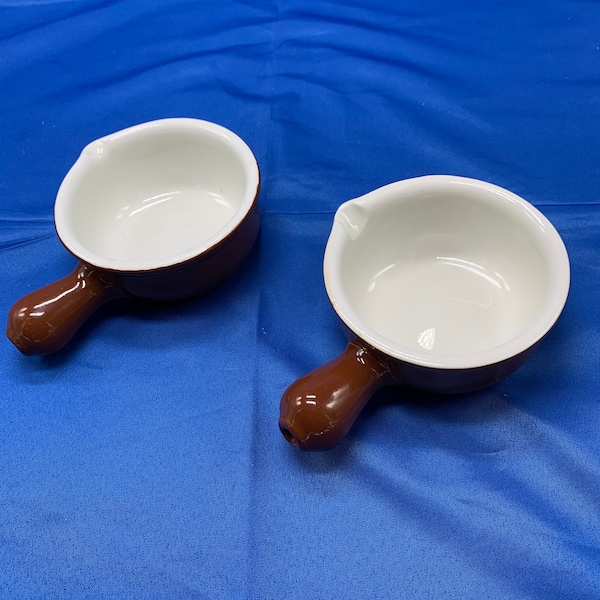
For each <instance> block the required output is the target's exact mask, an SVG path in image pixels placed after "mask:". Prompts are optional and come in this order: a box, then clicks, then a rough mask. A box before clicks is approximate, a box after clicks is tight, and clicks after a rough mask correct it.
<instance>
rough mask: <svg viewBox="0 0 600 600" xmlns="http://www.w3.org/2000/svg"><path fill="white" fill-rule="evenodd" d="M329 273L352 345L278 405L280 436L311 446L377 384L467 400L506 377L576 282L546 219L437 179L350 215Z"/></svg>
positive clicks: (405, 184) (342, 422)
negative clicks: (458, 395)
mask: <svg viewBox="0 0 600 600" xmlns="http://www.w3.org/2000/svg"><path fill="white" fill-rule="evenodd" d="M324 275H325V286H326V289H327V293H328V295H329V299H330V301H331V303H332V305H333V307H334V309H335V311H336V312H337V314H338V315H339V317H340V319H341V320H342V322H343V324H344V329H345V331H346V333H347V337H348V339H349V344H348V347H347V348H346V350H345V351H344V353H343V354H342V355H341V356H340V357H338V358H337V359H335V360H334V361H332V362H331V363H328V364H327V365H325V366H323V367H321V368H319V369H317V370H316V371H314V372H313V373H310V374H309V375H307V376H305V377H303V378H302V379H300V380H298V381H297V382H295V383H294V384H292V386H290V388H288V390H287V391H286V392H285V394H284V396H283V398H282V401H281V415H280V428H281V431H282V433H283V434H284V436H285V438H286V439H287V440H288V441H289V442H290V443H292V444H293V445H295V446H297V447H299V448H303V449H325V448H329V447H331V446H332V445H334V444H336V443H338V442H339V441H340V440H341V439H342V438H343V437H344V436H345V435H346V433H347V432H348V430H349V429H350V427H351V426H352V424H353V422H354V421H355V419H356V418H357V416H358V415H359V413H360V411H361V410H362V408H363V406H364V405H365V403H366V402H367V401H368V399H369V398H370V396H371V395H372V394H373V393H374V391H375V390H376V389H378V388H379V387H381V386H383V385H390V384H401V385H407V386H410V387H412V388H416V389H419V390H423V391H427V392H439V393H463V392H470V391H475V390H478V389H481V388H484V387H486V386H489V385H492V384H494V383H496V382H497V381H499V380H500V379H501V378H503V377H506V376H507V375H509V374H510V373H512V372H513V371H514V370H515V369H517V368H518V367H519V366H520V365H521V364H523V362H524V361H525V360H526V359H527V358H528V357H529V356H530V355H531V353H532V352H533V351H534V349H535V348H536V347H537V345H538V344H539V342H540V341H541V340H542V339H543V338H544V336H545V335H546V334H547V333H548V332H549V331H550V329H551V328H552V326H553V325H554V323H555V322H556V320H557V319H558V317H559V315H560V314H561V312H562V309H563V307H564V305H565V302H566V299H567V294H568V290H569V280H570V275H569V260H568V256H567V252H566V249H565V246H564V244H563V242H562V240H561V238H560V236H559V234H558V233H557V231H556V230H555V228H554V227H553V226H552V224H551V223H550V222H549V221H548V219H547V218H546V217H545V216H544V215H543V214H542V213H541V212H540V211H539V210H537V209H536V208H535V207H534V206H532V205H531V204H529V203H528V202H526V201H525V200H523V199H522V198H520V197H519V196H517V195H515V194H513V193H511V192H509V191H507V190H504V189H502V188H499V187H497V186H495V185H492V184H489V183H485V182H482V181H477V180H473V179H467V178H461V177H453V176H441V175H440V176H428V177H421V178H416V179H410V180H406V181H401V182H397V183H394V184H391V185H388V186H385V187H383V188H380V189H378V190H375V191H374V192H371V193H369V194H367V195H366V196H363V197H361V198H357V199H355V200H351V201H349V202H346V203H345V204H343V205H342V206H341V207H340V208H339V209H338V211H337V213H336V215H335V218H334V223H333V227H332V231H331V234H330V237H329V240H328V243H327V248H326V251H325V258H324Z"/></svg>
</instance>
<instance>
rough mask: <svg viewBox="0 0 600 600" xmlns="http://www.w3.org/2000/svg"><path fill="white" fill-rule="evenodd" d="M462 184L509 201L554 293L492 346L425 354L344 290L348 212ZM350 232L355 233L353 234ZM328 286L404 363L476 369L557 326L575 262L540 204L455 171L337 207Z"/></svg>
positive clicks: (373, 342) (347, 315)
mask: <svg viewBox="0 0 600 600" xmlns="http://www.w3.org/2000/svg"><path fill="white" fill-rule="evenodd" d="M460 186H470V188H471V191H472V188H473V187H474V188H476V190H477V193H478V194H480V197H481V199H482V200H483V201H485V202H492V201H493V202H495V203H501V204H503V205H504V209H505V210H506V211H508V214H512V215H514V216H515V218H516V219H518V220H519V222H520V223H522V224H523V227H525V228H526V229H527V231H528V233H531V235H532V236H534V237H535V239H536V242H537V245H538V248H539V249H540V251H541V253H542V256H543V258H544V261H545V264H546V266H547V268H548V275H549V277H548V279H549V282H550V286H549V290H548V294H547V297H546V300H545V302H544V305H543V306H542V309H541V310H540V311H539V313H538V315H537V317H536V318H535V319H534V320H533V321H532V322H531V323H530V325H529V326H528V327H527V328H526V329H525V330H523V331H522V332H521V333H519V334H518V335H517V336H515V337H513V338H512V339H510V340H507V341H506V342H503V343H502V344H498V345H496V346H494V347H492V348H488V349H485V350H480V351H476V352H472V353H464V354H445V353H436V352H432V351H426V350H423V351H422V352H420V351H419V350H416V349H414V348H409V347H406V346H403V345H401V344H398V343H396V342H394V341H393V340H390V339H389V338H386V337H385V336H384V335H382V334H381V333H379V332H377V331H375V330H374V329H372V328H371V327H369V326H368V325H367V324H366V323H364V321H362V319H361V318H360V317H359V316H358V314H357V313H356V311H355V310H354V308H353V307H352V305H351V303H350V301H349V299H348V297H347V295H346V293H345V289H344V285H343V281H342V275H341V269H340V268H337V267H338V266H339V265H340V262H341V258H342V256H343V251H344V247H345V245H346V244H347V243H348V242H349V239H350V237H351V235H352V233H353V232H352V231H349V230H348V219H347V216H346V215H347V213H348V211H349V210H356V207H358V209H359V211H360V210H362V208H363V207H365V206H366V207H368V211H369V212H372V211H376V210H377V209H378V208H379V207H380V206H381V205H382V204H385V203H387V202H390V201H398V202H402V201H406V200H410V199H412V198H414V197H415V195H417V194H419V195H420V194H424V193H443V192H445V193H448V191H450V190H452V191H453V192H454V193H456V191H457V189H459V188H460ZM349 234H350V235H349ZM323 274H324V279H325V288H326V291H327V294H328V296H329V300H330V302H331V304H332V306H333V308H334V310H335V311H336V313H337V314H338V316H339V317H340V319H341V320H342V322H343V323H344V324H345V325H346V326H347V327H348V328H349V329H350V331H352V332H353V333H354V334H355V335H357V336H358V337H359V338H360V339H361V340H363V341H364V342H366V343H367V344H369V345H370V346H372V347H374V348H376V349H377V350H380V351H381V352H383V353H384V354H385V355H387V356H389V357H392V358H395V359H398V360H400V361H403V362H406V363H410V364H413V365H419V366H423V367H429V368H435V369H474V368H480V367H485V366H489V365H492V364H496V363H501V362H503V361H505V360H508V359H511V358H513V357H514V356H517V355H519V354H521V353H522V352H524V351H526V350H527V349H529V348H531V347H532V346H534V345H535V344H537V343H538V342H539V341H540V340H541V339H542V338H543V337H544V336H545V335H546V334H547V333H548V332H549V331H550V329H551V328H552V327H553V325H554V324H555V322H556V321H557V319H558V317H559V316H560V314H561V313H562V311H563V308H564V306H565V303H566V301H567V296H568V293H569V287H570V265H569V257H568V254H567V250H566V247H565V245H564V242H563V240H562V238H561V236H560V235H559V233H558V232H557V230H556V229H555V228H554V226H553V225H552V223H551V222H550V221H549V220H548V218H547V217H546V216H545V215H544V214H542V213H541V212H540V211H539V210H538V209H537V208H536V207H534V206H533V205H532V204H530V203H529V202H527V201H526V200H524V199H523V198H521V197H520V196H518V195H516V194H514V193H513V192H510V191H508V190H506V189H504V188H501V187H499V186H497V185H494V184H491V183H487V182H485V181H480V180H477V179H472V178H468V177H459V176H455V175H426V176H422V177H415V178H411V179H405V180H402V181H398V182H395V183H391V184H388V185H385V186H382V187H380V188H377V189H376V190H374V191H372V192H369V193H368V194H365V195H364V196H360V197H358V198H354V199H353V200H349V201H348V202H345V203H344V204H342V205H341V206H340V207H339V208H338V209H337V211H336V213H335V216H334V221H333V225H332V229H331V233H330V235H329V239H328V241H327V245H326V248H325V256H324V260H323Z"/></svg>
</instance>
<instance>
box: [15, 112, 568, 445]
mask: <svg viewBox="0 0 600 600" xmlns="http://www.w3.org/2000/svg"><path fill="white" fill-rule="evenodd" d="M259 188H260V175H259V169H258V165H257V162H256V159H255V157H254V155H253V153H252V151H251V150H250V148H248V146H247V145H246V144H245V143H244V142H243V141H242V140H241V139H240V138H239V137H238V136H237V135H235V134H233V133H232V132H231V131H228V130H227V129H225V128H223V127H220V126H218V125H215V124H212V123H208V122H206V121H200V120H196V119H164V120H160V121H154V122H150V123H146V124H143V125H139V126H136V127H132V128H129V129H125V130H123V131H121V132H118V133H116V134H113V135H110V136H108V137H105V138H102V139H100V140H97V141H95V142H93V143H91V144H90V145H88V146H87V147H86V148H85V149H84V151H83V152H82V154H81V156H80V158H79V159H78V160H77V162H76V163H75V164H74V166H73V167H72V168H71V170H70V171H69V173H68V174H67V176H66V177H65V179H64V181H63V183H62V185H61V187H60V189H59V192H58V195H57V198H56V204H55V225H56V230H57V233H58V236H59V238H60V240H61V241H62V243H63V244H64V246H65V247H66V248H67V250H69V251H70V252H71V253H72V254H73V255H74V256H75V257H77V258H78V259H79V264H78V266H77V267H76V269H75V271H74V272H73V273H71V274H70V275H68V276H66V277H65V278H63V279H62V280H60V281H58V282H55V283H52V284H50V285H48V286H46V287H45V288H41V289H40V290H37V291H35V292H33V293H31V294H29V295H28V296H25V297H24V298H22V299H21V300H19V301H18V302H17V303H16V304H15V305H14V306H13V308H12V309H11V311H10V313H9V317H8V325H7V335H8V337H9V338H10V339H11V341H12V342H13V343H14V344H15V346H17V348H19V350H21V352H23V353H25V354H49V353H52V352H56V351H57V350H59V349H61V348H62V347H63V346H65V345H66V344H67V343H68V342H69V341H70V339H71V338H72V337H73V336H74V335H75V333H76V332H77V330H78V329H79V328H80V327H81V325H82V324H83V323H84V322H85V320H86V319H87V318H89V316H90V315H91V314H92V313H93V312H94V311H95V310H96V309H97V308H98V307H99V306H100V305H102V304H103V303H104V302H107V301H109V300H113V299H115V298H124V297H131V298H139V299H145V300H167V301H168V300H175V299H180V298H186V297H190V296H195V295H199V294H202V293H204V292H207V291H209V290H210V289H212V288H214V287H215V286H216V285H218V284H219V283H220V282H222V281H223V280H224V279H226V278H227V277H229V276H230V275H231V274H232V273H233V272H234V271H235V270H236V269H237V268H238V267H239V266H240V265H241V264H242V262H243V261H244V259H245V258H246V256H247V255H248V253H249V252H250V250H251V248H252V246H253V245H254V242H255V240H256V238H257V234H258V227H259V213H258V193H259ZM324 272H325V284H326V289H327V293H328V295H329V299H330V301H331V303H332V305H333V307H334V309H335V310H336V312H337V314H338V315H339V317H340V319H341V321H342V323H343V326H344V330H345V332H346V335H347V338H348V346H347V348H346V349H345V350H344V352H343V353H342V354H341V355H340V356H339V357H338V358H336V359H334V360H333V361H331V362H330V363H328V364H327V365H324V366H322V367H320V368H319V369H317V370H315V371H313V372H312V373H309V374H308V375H306V376H305V377H303V378H301V379H299V380H298V381H297V382H295V383H293V384H292V385H291V386H290V387H289V388H288V389H287V390H286V392H285V393H284V394H283V397H282V399H281V404H280V418H279V426H280V429H281V432H282V433H283V435H284V437H285V438H286V439H287V440H288V441H289V442H290V443H291V444H292V445H293V446H296V447H298V448H300V449H305V450H313V449H327V448H330V447H331V446H333V445H335V444H337V443H338V442H339V441H340V440H341V439H343V437H344V436H345V435H346V434H347V433H348V431H349V429H350V428H351V426H352V424H353V423H354V421H355V420H356V418H357V417H358V415H359V414H360V412H361V410H362V408H363V407H364V405H365V404H366V402H367V401H368V400H369V398H370V397H371V396H372V394H373V393H374V392H375V391H376V390H377V389H379V388H380V387H382V386H385V385H407V386H410V387H413V388H416V389H420V390H425V391H429V392H436V393H462V392H468V391H474V390H478V389H481V388H484V387H487V386H489V385H492V384H493V383H495V382H497V381H499V380H500V379H502V378H503V377H506V376H507V375H509V374H510V373H512V372H513V371H514V370H515V369H517V368H518V367H519V366H520V365H522V364H523V363H524V362H525V361H526V360H527V359H528V358H529V356H530V355H531V354H532V352H533V351H534V350H535V349H536V347H537V346H538V344H539V343H540V341H541V340H542V339H543V338H544V337H545V335H546V334H547V333H548V332H549V331H550V329H551V328H552V326H553V325H554V323H555V322H556V320H557V319H558V317H559V315H560V313H561V312H562V309H563V307H564V304H565V302H566V299H567V294H568V290H569V279H570V276H569V261H568V256H567V252H566V249H565V246H564V244H563V242H562V240H561V238H560V236H559V234H558V233H557V232H556V230H555V229H554V227H553V226H552V224H551V223H550V222H549V221H548V219H547V218H546V217H545V216H544V215H543V214H542V213H540V212H539V211H538V210H537V209H536V208H534V207H533V206H532V205H531V204H529V203H528V202H526V201H525V200H523V199H522V198H520V197H518V196H516V195H515V194H512V193H511V192H508V191H506V190H504V189H502V188H499V187H497V186H494V185H491V184H488V183H484V182H481V181H477V180H473V179H466V178H460V177H452V176H428V177H421V178H416V179H410V180H405V181H401V182H397V183H394V184H391V185H388V186H385V187H383V188H379V189H377V190H375V191H373V192H371V193H370V194H367V195H365V196H363V197H361V198H357V199H354V200H351V201H349V202H346V203H345V204H343V205H342V206H341V207H340V208H339V209H338V211H337V213H336V215H335V218H334V223H333V227H332V231H331V235H330V237H329V240H328V242H327V247H326V250H325V258H324Z"/></svg>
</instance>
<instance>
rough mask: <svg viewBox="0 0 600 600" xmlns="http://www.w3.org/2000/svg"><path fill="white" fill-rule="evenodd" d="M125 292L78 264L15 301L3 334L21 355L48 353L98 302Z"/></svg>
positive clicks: (67, 337) (69, 335)
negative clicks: (64, 275)
mask: <svg viewBox="0 0 600 600" xmlns="http://www.w3.org/2000/svg"><path fill="white" fill-rule="evenodd" d="M125 295H126V294H125V293H124V292H123V291H122V290H120V289H119V288H118V287H116V286H114V285H113V284H111V283H109V282H108V281H105V280H104V279H103V278H102V277H101V276H100V275H99V274H98V271H97V270H96V269H94V268H92V267H90V266H88V265H85V264H83V263H79V264H78V265H77V267H76V269H75V270H74V271H73V272H72V273H71V274H69V275H67V276H66V277H63V278H62V279H59V280H58V281H55V282H54V283H51V284H49V285H47V286H45V287H43V288H41V289H39V290H36V291H35V292H31V293H30V294H27V296H25V297H23V298H21V299H20V300H19V301H17V302H16V303H15V304H14V305H13V306H12V308H11V309H10V311H9V313H8V323H7V325H6V335H7V336H8V339H9V340H10V341H11V342H12V343H13V344H14V345H15V346H16V347H17V348H18V349H19V350H20V351H21V352H22V353H23V354H27V355H31V354H52V353H53V352H57V351H58V350H60V349H61V348H63V347H64V346H65V345H66V344H67V343H68V342H69V341H70V340H71V338H72V337H73V336H74V335H75V334H76V333H77V331H78V330H79V328H80V327H81V326H82V325H83V324H84V323H85V321H86V320H87V319H88V318H89V317H90V316H91V315H92V313H94V311H96V310H97V309H98V308H99V307H100V306H101V305H102V304H104V303H105V302H108V301H109V300H113V299H115V298H119V297H123V296H125Z"/></svg>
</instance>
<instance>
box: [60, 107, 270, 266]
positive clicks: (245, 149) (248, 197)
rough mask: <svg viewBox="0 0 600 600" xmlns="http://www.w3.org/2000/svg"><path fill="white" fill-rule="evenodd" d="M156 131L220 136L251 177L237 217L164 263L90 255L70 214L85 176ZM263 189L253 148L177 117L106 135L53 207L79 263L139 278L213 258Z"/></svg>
mask: <svg viewBox="0 0 600 600" xmlns="http://www.w3.org/2000/svg"><path fill="white" fill-rule="evenodd" d="M157 129H160V130H163V131H165V130H169V131H172V132H174V133H177V132H182V133H183V132H187V133H189V132H192V133H194V132H195V133H197V134H199V135H206V134H209V135H211V136H213V137H217V138H218V139H219V140H220V141H221V142H222V143H223V145H224V146H226V147H228V148H229V149H230V150H231V151H232V152H233V153H234V154H235V155H236V156H237V157H238V158H239V160H240V163H241V165H242V168H243V171H244V173H245V175H246V181H247V183H246V189H245V191H244V196H243V198H242V201H241V203H240V205H239V207H238V208H237V210H236V211H235V213H234V215H233V216H232V218H231V219H230V220H229V221H228V222H227V223H226V224H225V225H224V226H223V227H222V228H221V229H220V230H219V231H217V232H216V233H214V234H213V235H212V236H210V237H207V238H204V239H202V240H201V241H200V242H199V243H198V245H196V246H194V247H192V248H189V249H187V250H185V251H181V252H178V253H177V254H174V255H170V256H167V257H165V258H164V259H157V260H152V261H143V260H142V261H140V260H126V259H115V258H109V257H106V256H102V255H100V254H98V253H96V252H93V251H91V250H90V249H89V248H87V247H86V245H85V244H83V243H81V242H80V241H79V240H78V238H77V237H76V236H75V235H74V234H73V231H72V229H71V227H70V224H69V223H70V220H69V214H70V213H69V211H70V207H71V205H72V202H73V199H72V198H73V194H72V191H73V189H74V188H75V187H76V186H77V185H78V184H79V183H80V181H81V180H82V179H83V178H84V177H85V175H86V172H87V171H88V170H89V169H91V168H94V163H96V162H97V157H98V156H99V155H101V154H102V153H103V152H105V151H106V148H107V147H110V145H115V144H119V143H123V142H127V141H129V140H131V139H132V138H136V137H140V138H141V137H142V136H146V135H152V133H153V132H154V131H156V130H157ZM259 189H260V171H259V167H258V162H257V160H256V157H255V156H254V153H253V152H252V150H251V149H250V147H249V146H248V145H247V144H246V142H244V140H242V138H240V137H239V136H238V135H237V134H235V133H234V132H233V131H231V130H229V129H227V128H226V127H223V126H222V125H218V124H216V123H213V122H210V121H205V120H202V119H196V118H191V117H174V118H165V119H157V120H154V121H147V122H144V123H140V124H138V125H133V126H131V127H127V128H125V129H121V130H119V131H116V132H114V133H111V134H108V135H106V136H103V137H101V138H99V139H96V140H94V141H93V142H90V143H89V144H87V145H86V146H85V148H84V149H83V150H82V152H81V154H80V155H79V157H78V159H77V160H76V161H75V163H74V164H73V166H72V167H71V168H70V169H69V171H68V173H67V174H66V176H65V178H64V179H63V181H62V183H61V185H60V187H59V189H58V192H57V195H56V201H55V204H54V225H55V229H56V232H57V235H58V237H59V239H60V241H61V242H62V244H63V245H64V246H65V247H66V248H67V250H69V252H71V253H72V254H73V255H74V256H75V257H77V258H79V259H80V260H82V261H84V262H86V263H88V264H90V265H93V266H95V267H99V268H102V269H106V270H107V271H112V272H117V273H120V272H123V273H132V272H135V273H139V272H147V271H152V272H153V271H159V270H163V269H165V268H169V267H174V266H177V265H181V264H183V263H187V262H189V261H191V260H194V259H195V258H197V257H199V256H202V255H205V254H208V253H210V252H211V251H213V250H215V249H216V248H217V247H218V246H220V245H221V244H222V243H223V242H224V241H225V240H226V239H228V238H229V237H230V236H231V235H232V234H233V233H235V231H236V230H237V228H238V227H240V226H241V225H242V223H243V222H244V221H245V219H246V218H247V217H248V215H249V214H250V213H251V212H252V210H253V209H254V208H255V206H256V203H257V200H258V193H259Z"/></svg>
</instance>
